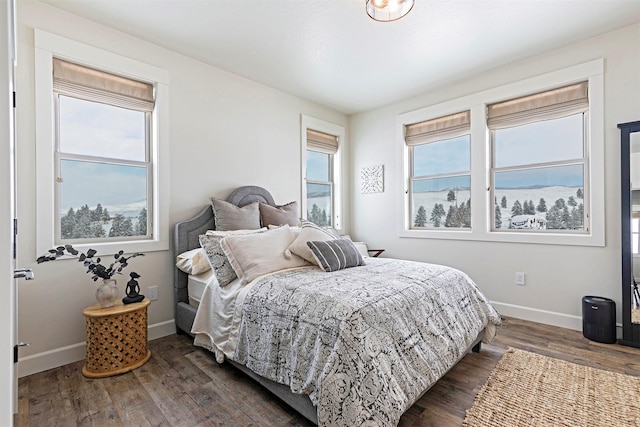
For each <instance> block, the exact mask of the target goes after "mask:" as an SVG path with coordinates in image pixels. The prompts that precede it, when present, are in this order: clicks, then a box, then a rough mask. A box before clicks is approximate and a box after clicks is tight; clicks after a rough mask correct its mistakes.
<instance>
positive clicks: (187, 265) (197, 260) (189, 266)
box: [176, 248, 211, 276]
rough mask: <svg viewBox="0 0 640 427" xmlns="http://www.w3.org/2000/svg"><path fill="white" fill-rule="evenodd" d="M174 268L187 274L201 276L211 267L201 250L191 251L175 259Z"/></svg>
mask: <svg viewBox="0 0 640 427" xmlns="http://www.w3.org/2000/svg"><path fill="white" fill-rule="evenodd" d="M176 267H178V268H179V269H180V270H182V271H184V272H185V273H187V274H193V275H194V276H195V275H196V274H201V273H204V272H207V271H209V270H211V265H210V264H209V260H208V259H207V254H205V252H204V250H203V249H202V248H196V249H191V250H190V251H186V252H183V253H181V254H180V255H178V256H177V257H176Z"/></svg>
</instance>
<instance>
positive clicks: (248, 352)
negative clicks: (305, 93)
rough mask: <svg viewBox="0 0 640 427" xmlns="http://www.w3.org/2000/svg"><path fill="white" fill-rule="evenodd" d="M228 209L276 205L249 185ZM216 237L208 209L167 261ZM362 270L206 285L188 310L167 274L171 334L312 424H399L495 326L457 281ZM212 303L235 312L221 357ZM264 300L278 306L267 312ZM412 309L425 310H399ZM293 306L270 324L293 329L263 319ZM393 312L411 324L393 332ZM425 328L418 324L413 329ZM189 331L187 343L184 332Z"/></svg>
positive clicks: (180, 228) (183, 293) (426, 272)
mask: <svg viewBox="0 0 640 427" xmlns="http://www.w3.org/2000/svg"><path fill="white" fill-rule="evenodd" d="M227 201H228V202H229V203H231V204H233V205H235V206H239V207H243V206H247V205H249V204H252V203H253V202H256V201H259V202H262V203H265V204H267V205H269V206H273V207H276V206H277V205H276V203H275V202H274V200H273V197H272V196H271V194H270V193H269V192H268V191H267V190H265V189H263V188H261V187H257V186H244V187H240V188H238V189H236V190H235V191H233V192H232V193H231V195H230V196H229V197H228V199H227ZM214 229H215V224H214V214H213V209H212V207H211V206H210V205H208V206H206V207H205V208H203V209H202V210H201V211H200V212H199V213H198V214H197V215H196V216H195V217H193V218H191V219H189V220H187V221H183V222H179V223H177V224H176V225H175V227H174V251H175V254H176V256H177V255H179V254H182V253H184V252H186V251H189V250H192V249H194V248H198V247H199V246H200V236H201V235H203V234H205V233H207V231H208V230H214ZM270 232H271V231H270ZM287 232H288V231H287ZM279 233H280V232H279ZM281 233H284V231H282V232H281ZM307 264H308V263H307ZM363 264H364V265H359V266H358V267H357V268H347V269H340V270H339V271H334V272H331V273H327V272H325V271H324V270H322V269H321V268H320V267H318V266H317V265H304V266H300V267H295V268H287V269H283V270H282V271H277V272H275V273H270V274H266V275H263V276H260V277H258V278H256V279H255V280H251V281H250V282H248V283H237V282H231V284H230V285H228V286H225V287H217V286H215V285H212V286H205V287H204V290H203V291H202V292H201V293H200V294H198V298H199V299H201V300H202V301H198V304H199V306H198V304H195V303H194V300H193V299H194V298H193V296H191V301H190V295H189V287H190V277H189V275H188V274H186V273H184V272H183V271H182V270H180V269H178V268H176V269H175V322H176V329H177V332H178V333H185V334H189V335H192V336H195V343H196V345H200V346H202V347H205V348H208V349H209V350H211V351H212V352H213V353H214V354H215V356H216V359H217V360H218V361H219V362H222V361H223V360H224V361H225V362H227V363H230V364H231V365H233V366H235V367H236V368H238V369H240V370H241V371H243V372H244V373H246V374H247V375H249V376H250V377H251V378H253V379H255V380H256V381H258V382H259V383H260V384H261V385H263V386H264V387H266V388H267V389H268V390H269V391H271V392H272V393H274V394H275V395H277V396H278V397H279V398H281V399H282V400H283V401H284V402H285V403H287V404H288V405H290V406H291V407H293V408H294V409H295V410H296V411H298V412H299V413H300V414H302V415H303V416H305V417H306V418H307V419H309V420H311V421H312V422H314V423H316V424H318V425H390V426H391V425H397V422H398V420H399V418H400V416H401V415H402V413H403V412H404V411H405V410H406V409H408V408H409V407H410V406H411V405H412V404H413V403H414V402H415V401H416V400H417V399H418V398H419V397H420V396H421V395H422V394H424V393H425V392H426V391H427V390H428V389H429V388H430V387H431V386H432V385H433V384H434V383H435V382H436V381H437V379H439V378H441V377H442V376H443V375H444V374H445V373H446V372H447V371H448V370H449V369H450V368H451V367H453V366H454V365H455V364H456V363H457V362H458V361H459V360H461V359H462V357H464V355H465V354H466V353H467V352H468V351H472V350H473V351H476V352H477V351H479V350H480V343H481V341H482V339H483V338H489V339H490V338H492V336H493V334H494V333H495V329H496V327H498V326H499V325H500V317H499V315H498V313H497V312H495V310H494V309H493V307H491V306H490V304H489V303H488V301H487V300H486V299H485V297H484V296H483V295H482V294H481V292H480V291H479V290H478V289H477V287H476V286H475V284H474V283H473V282H472V281H471V279H469V278H468V276H466V275H465V274H464V273H462V272H459V271H458V270H455V269H451V268H448V267H443V266H435V265H431V264H424V263H415V262H410V261H401V260H392V259H385V258H383V259H375V260H374V259H373V258H371V259H366V262H364V263H363ZM427 276H428V277H430V278H431V279H430V280H431V281H433V282H434V284H430V285H429V286H434V287H431V288H429V289H426V288H425V287H424V286H425V285H424V284H422V282H423V279H422V278H423V277H427ZM400 278H402V280H400ZM418 279H420V280H418ZM325 282H327V283H326V287H325ZM329 282H333V284H330V283H329ZM395 282H398V283H397V284H396V283H395ZM332 286H333V287H332ZM396 286H399V289H401V290H396V289H395V287H396ZM435 286H439V288H436V287H435ZM219 288H221V289H222V290H221V289H219ZM467 288H468V289H467ZM192 289H193V286H192ZM201 290H202V288H201ZM221 292H222V294H223V296H224V295H227V294H229V295H231V294H233V297H234V298H238V300H237V301H239V302H238V303H237V307H236V308H235V311H234V313H235V314H234V316H233V317H234V320H233V322H236V323H234V329H233V332H232V333H231V335H232V337H233V339H229V341H232V344H233V345H231V346H227V344H226V343H225V344H219V343H218V342H217V341H216V342H214V341H215V340H214V339H212V338H211V334H215V333H218V332H211V333H209V332H208V329H206V327H207V326H208V324H211V329H212V330H215V329H216V322H218V320H219V319H224V316H223V317H220V316H217V317H216V314H215V313H212V309H211V308H212V307H217V306H216V305H215V303H212V302H211V301H213V299H215V298H218V300H219V299H220V298H223V297H221V296H220V293H221ZM276 294H277V296H273V295H276ZM338 294H344V295H340V296H337V295H338ZM237 295H242V298H239V297H237ZM272 297H273V298H276V299H274V300H273V301H280V302H278V303H273V302H271V301H269V298H272ZM224 298H227V297H226V296H224ZM277 298H279V299H277ZM305 298H306V299H305ZM339 298H344V300H340V299H339ZM416 299H419V300H421V301H427V300H429V301H433V302H430V303H428V304H427V303H425V304H413V303H407V301H415V300H416ZM438 300H441V301H442V302H438ZM265 301H267V302H269V303H267V302H265ZM282 301H285V303H282ZM234 303H235V301H234ZM196 306H198V307H196ZM293 306H295V307H296V308H295V310H298V311H297V312H295V313H293V314H292V313H291V312H287V313H284V314H283V313H280V314H278V316H282V318H293V319H294V320H291V322H292V323H289V324H287V325H284V323H285V322H284V321H283V320H281V318H280V317H279V318H277V319H276V320H274V319H272V316H275V315H274V314H273V312H276V311H287V310H289V311H291V310H292V308H291V307H293ZM354 307H355V308H354ZM274 308H278V309H280V308H282V310H276V309H274ZM409 311H410V312H411V313H410V314H407V313H408V312H409ZM405 312H407V313H405ZM327 313H328V314H327ZM398 313H400V315H401V317H402V318H403V319H408V318H410V319H413V320H411V322H409V321H405V320H402V322H404V323H401V324H398V325H396V324H393V323H392V322H393V320H392V319H395V318H397V317H398ZM196 316H198V319H197V320H196ZM467 317H468V318H469V319H467ZM423 318H424V319H427V320H425V321H424V322H422V323H420V324H417V325H416V324H414V323H415V322H416V321H415V319H423ZM194 322H196V327H195V329H196V332H198V333H197V334H194V333H192V329H193V328H194ZM229 322H230V324H231V323H232V321H231V320H229ZM412 322H413V323H412ZM405 323H406V324H405ZM203 325H204V326H203ZM283 325H284V326H283ZM292 325H293V326H292ZM387 325H391V326H387ZM226 327H227V326H225V328H226ZM278 328H280V329H278ZM227 329H228V328H227ZM296 334H297V335H296ZM284 336H286V339H282V337H284ZM427 336H429V337H430V338H428V337H427ZM272 337H280V338H279V339H272ZM227 338H228V337H227ZM427 338H428V339H427ZM384 340H387V341H384ZM388 340H393V341H388ZM285 341H286V342H285ZM427 341H429V344H427ZM453 343H455V344H453ZM283 365H286V366H283ZM292 367H294V368H295V369H293V368H292Z"/></svg>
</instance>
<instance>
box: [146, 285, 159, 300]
mask: <svg viewBox="0 0 640 427" xmlns="http://www.w3.org/2000/svg"><path fill="white" fill-rule="evenodd" d="M147 291H148V293H149V299H150V300H151V301H155V300H157V299H158V287H157V286H149V287H148V288H147Z"/></svg>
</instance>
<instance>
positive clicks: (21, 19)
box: [17, 0, 347, 375]
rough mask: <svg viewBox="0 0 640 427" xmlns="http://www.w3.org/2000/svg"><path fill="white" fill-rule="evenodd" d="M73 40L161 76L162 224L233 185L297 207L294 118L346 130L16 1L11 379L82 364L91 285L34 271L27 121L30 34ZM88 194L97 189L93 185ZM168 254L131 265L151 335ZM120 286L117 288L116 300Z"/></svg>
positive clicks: (184, 62)
mask: <svg viewBox="0 0 640 427" xmlns="http://www.w3.org/2000/svg"><path fill="white" fill-rule="evenodd" d="M34 28H40V29H43V30H45V31H49V32H51V33H55V34H59V35H61V36H64V37H67V38H70V39H74V40H78V41H81V42H83V43H86V44H90V45H93V46H96V47H98V48H101V49H105V50H109V51H113V52H117V53H118V54H120V55H123V56H128V57H131V58H135V59H137V60H139V61H142V62H146V63H148V64H152V65H155V66H157V67H160V68H163V69H165V70H167V71H168V72H169V75H170V95H169V96H170V143H171V149H170V177H171V187H170V188H169V189H168V190H169V193H170V206H171V208H170V223H171V224H174V223H175V222H177V221H182V220H185V219H187V218H189V217H191V216H192V215H193V214H195V213H196V212H197V211H199V210H200V209H201V208H202V207H203V206H204V205H206V204H207V203H208V197H209V196H216V197H221V198H224V197H226V196H227V195H228V194H229V193H230V192H231V191H232V190H233V189H234V188H235V187H237V186H240V185H247V184H255V185H261V186H264V187H265V188H267V189H269V190H270V191H271V192H272V194H273V196H274V198H275V200H276V202H278V203H287V202H290V201H292V200H298V201H300V194H301V188H300V116H301V114H305V115H308V116H312V117H315V118H318V119H321V120H325V121H328V122H332V123H336V124H338V125H342V126H345V125H346V124H347V117H345V116H344V115H343V114H341V113H337V112H335V111H333V110H331V109H328V108H325V107H322V106H319V105H317V104H314V103H311V102H309V101H306V100H303V99H300V98H296V97H294V96H290V95H287V94H285V93H282V92H280V91H277V90H275V89H272V88H269V87H266V86H264V85H261V84H258V83H256V82H253V81H250V80H247V79H244V78H241V77H238V76H236V75H233V74H230V73H227V72H224V71H222V70H219V69H216V68H213V67H211V66H208V65H205V64H203V63H201V62H198V61H195V60H192V59H189V58H186V57H184V56H182V55H179V54H176V53H174V52H171V51H168V50H166V49H163V48H161V47H158V46H155V45H152V44H149V43H146V42H144V41H142V40H139V39H135V38H132V37H129V36H126V35H124V34H122V33H118V32H115V31H113V30H110V29H108V28H106V27H103V26H100V25H97V24H95V23H92V22H90V21H86V20H83V19H80V18H78V17H75V16H73V15H70V14H67V13H64V12H61V11H59V10H57V9H55V8H51V7H49V6H46V5H43V4H41V3H39V2H35V1H28V0H21V1H20V2H18V42H19V55H20V57H19V69H18V81H17V86H18V91H17V93H18V95H17V96H18V100H17V101H18V105H19V106H20V108H19V110H18V111H19V114H18V118H17V120H18V126H17V135H18V218H19V223H20V226H19V250H18V264H19V265H29V264H31V265H32V266H33V268H34V272H35V274H36V278H37V279H36V280H34V281H30V282H23V283H21V284H20V286H19V290H18V299H19V303H18V310H19V315H18V331H19V332H18V333H19V339H20V340H23V341H28V342H31V343H32V345H31V346H30V347H28V348H27V349H24V350H21V356H22V361H21V362H20V364H19V373H20V375H26V374H29V373H32V372H36V371H40V370H44V369H48V368H51V367H53V366H57V365H61V364H65V363H69V362H72V361H75V360H80V359H83V358H84V339H85V329H84V328H85V326H84V317H83V316H82V309H83V308H84V307H86V306H88V305H92V304H94V303H95V298H94V293H95V289H96V284H95V283H94V282H92V281H91V280H90V279H89V277H88V275H85V274H84V270H83V269H82V267H81V265H78V264H77V263H75V262H73V261H57V262H56V263H55V264H52V263H47V264H42V265H35V264H36V263H35V258H36V256H37V255H41V254H36V249H35V233H36V232H37V230H36V229H35V224H36V221H35V212H36V209H37V200H36V197H35V194H36V193H35V189H36V183H35V162H34V159H35V131H34V129H35V117H34V114H35V113H34V111H35V108H34V101H33V99H34V83H33V78H34V77H33V76H34V70H33V67H34V59H33V58H34V54H33V52H34V46H33V29H34ZM96 191H100V182H99V181H96ZM173 263H174V261H173V255H172V253H171V252H170V251H163V252H155V253H148V254H147V256H146V257H144V258H136V259H135V261H134V264H135V265H134V264H132V267H135V271H136V272H138V273H140V274H141V275H142V279H141V280H140V285H141V288H142V293H145V290H146V287H147V286H152V285H156V286H158V288H159V295H160V298H159V300H157V301H154V302H153V303H152V304H151V306H150V308H149V325H150V337H152V338H153V337H154V336H155V337H157V336H161V335H163V334H167V333H172V332H173V331H174V328H173ZM124 286H125V282H124V280H123V281H121V282H120V283H119V287H121V288H122V292H123V295H124Z"/></svg>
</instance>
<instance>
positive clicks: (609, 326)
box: [582, 296, 616, 344]
mask: <svg viewBox="0 0 640 427" xmlns="http://www.w3.org/2000/svg"><path fill="white" fill-rule="evenodd" d="M582 335H584V336H585V338H588V339H590V340H591V341H597V342H602V343H607V344H613V343H615V342H616V303H615V301H614V300H612V299H609V298H604V297H594V296H586V297H583V298H582Z"/></svg>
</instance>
